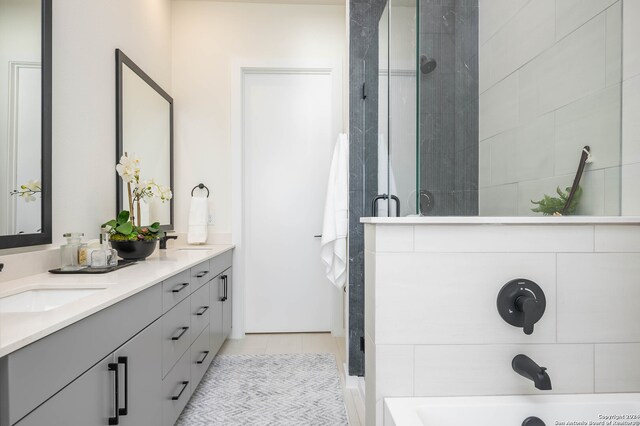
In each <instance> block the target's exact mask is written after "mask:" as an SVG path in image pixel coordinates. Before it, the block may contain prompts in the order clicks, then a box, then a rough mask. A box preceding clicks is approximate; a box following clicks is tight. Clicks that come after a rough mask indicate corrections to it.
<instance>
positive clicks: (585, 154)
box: [560, 145, 591, 215]
mask: <svg viewBox="0 0 640 426" xmlns="http://www.w3.org/2000/svg"><path fill="white" fill-rule="evenodd" d="M590 156H591V147H589V145H587V146H585V147H584V148H582V154H581V155H580V162H579V163H578V170H577V171H576V177H575V178H574V179H573V185H571V191H570V192H569V197H568V198H567V202H566V203H564V207H563V208H562V211H561V212H560V213H562V215H565V214H567V210H569V207H571V202H572V201H573V197H574V196H575V195H576V192H577V191H578V187H579V186H580V180H581V179H582V174H583V173H584V168H585V166H586V165H587V161H588V160H589V157H590Z"/></svg>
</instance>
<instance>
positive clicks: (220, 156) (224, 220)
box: [172, 1, 347, 242]
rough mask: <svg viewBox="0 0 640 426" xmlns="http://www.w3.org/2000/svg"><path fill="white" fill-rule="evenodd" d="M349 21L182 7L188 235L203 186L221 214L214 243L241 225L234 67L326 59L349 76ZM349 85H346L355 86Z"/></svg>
mask: <svg viewBox="0 0 640 426" xmlns="http://www.w3.org/2000/svg"><path fill="white" fill-rule="evenodd" d="M344 15H345V8H344V7H343V6H326V5H291V4H257V3H225V2H213V1H176V2H174V4H173V93H172V95H173V97H174V101H175V147H176V148H175V166H176V171H177V174H176V179H175V188H174V194H175V196H176V198H175V201H176V207H175V218H176V230H177V231H178V232H185V231H186V229H187V218H188V209H189V196H190V191H191V188H193V186H195V185H196V184H198V183H199V182H203V183H204V184H206V185H207V186H208V187H209V189H210V191H211V196H210V208H211V211H212V212H213V215H214V224H213V225H212V226H210V239H211V240H212V241H221V242H225V241H229V240H230V234H231V231H232V222H233V221H234V220H236V218H232V212H231V208H232V207H231V204H232V186H231V185H232V182H231V180H232V178H231V175H232V172H231V169H232V167H231V163H232V144H231V124H230V123H231V115H232V113H231V102H232V100H231V96H232V90H233V88H232V80H233V78H232V77H233V76H232V69H233V67H234V65H238V64H241V63H243V62H246V61H250V62H252V63H260V62H262V63H268V64H271V65H273V66H278V64H283V65H284V66H286V64H287V63H290V62H291V61H314V62H315V63H317V62H318V61H323V60H326V61H327V63H329V64H333V63H336V62H342V63H343V70H344V72H343V74H344V73H345V72H346V69H347V63H346V61H345V59H344V58H345V54H346V51H345V46H346V34H345V24H344V22H345V21H344V19H345V18H344ZM280 66H282V65H280ZM343 80H344V81H345V84H346V80H347V79H346V78H344V79H343ZM283 131H286V129H283ZM274 189H277V188H274ZM322 196H323V195H322ZM237 219H238V220H239V218H237ZM214 234H215V235H214Z"/></svg>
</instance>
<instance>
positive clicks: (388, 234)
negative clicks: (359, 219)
mask: <svg viewBox="0 0 640 426" xmlns="http://www.w3.org/2000/svg"><path fill="white" fill-rule="evenodd" d="M375 230H376V237H375V238H376V250H375V251H377V252H403V251H413V226H402V225H400V226H397V225H387V226H385V225H380V226H376V227H375Z"/></svg>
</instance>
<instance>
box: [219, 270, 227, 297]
mask: <svg viewBox="0 0 640 426" xmlns="http://www.w3.org/2000/svg"><path fill="white" fill-rule="evenodd" d="M220 278H221V279H222V293H223V294H224V296H222V299H221V301H223V302H226V301H227V276H226V275H222V276H221V277H220Z"/></svg>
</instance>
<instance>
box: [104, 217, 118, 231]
mask: <svg viewBox="0 0 640 426" xmlns="http://www.w3.org/2000/svg"><path fill="white" fill-rule="evenodd" d="M117 225H118V222H117V221H116V220H115V219H112V220H110V221H109V222H106V223H103V224H102V228H106V227H107V226H108V227H109V228H111V229H113V228H115V227H116V226H117Z"/></svg>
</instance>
